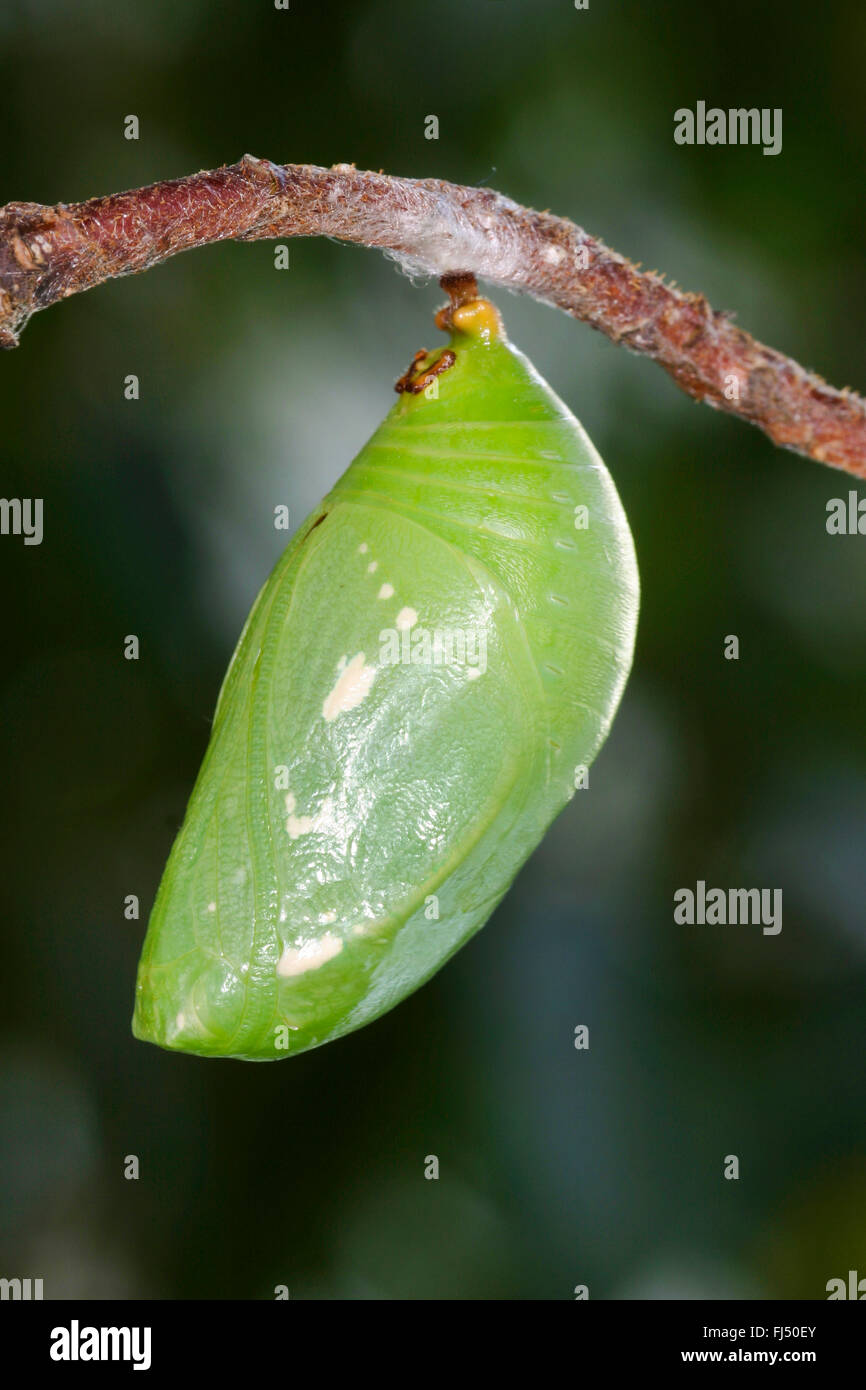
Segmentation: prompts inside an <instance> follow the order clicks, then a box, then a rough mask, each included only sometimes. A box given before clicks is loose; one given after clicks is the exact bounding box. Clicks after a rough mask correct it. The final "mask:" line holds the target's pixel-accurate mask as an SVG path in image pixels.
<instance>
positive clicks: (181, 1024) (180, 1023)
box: [174, 1014, 186, 1033]
mask: <svg viewBox="0 0 866 1390" xmlns="http://www.w3.org/2000/svg"><path fill="white" fill-rule="evenodd" d="M174 1026H175V1028H176V1029H177V1031H178V1032H179V1033H182V1032H183V1030H184V1028H185V1027H186V1019H185V1018H184V1016H183V1014H178V1016H177V1018H176V1019H175V1020H174Z"/></svg>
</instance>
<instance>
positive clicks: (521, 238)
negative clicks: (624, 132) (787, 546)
mask: <svg viewBox="0 0 866 1390" xmlns="http://www.w3.org/2000/svg"><path fill="white" fill-rule="evenodd" d="M294 236H329V237H335V238H337V239H338V240H340V241H351V242H357V243H359V244H361V245H363V246H373V247H379V248H381V249H382V250H384V251H386V252H388V253H389V254H391V255H393V256H394V257H395V258H396V259H397V260H399V261H400V263H401V264H402V265H403V266H404V268H405V269H406V270H407V271H408V272H409V273H412V274H430V275H436V276H440V277H441V276H443V275H448V274H454V273H459V272H467V273H472V274H474V275H476V276H478V278H479V279H483V280H487V281H490V282H492V283H494V284H497V285H501V286H504V287H505V288H506V289H509V290H516V291H520V292H522V293H525V294H531V295H533V296H534V297H535V298H536V299H540V300H543V301H545V302H546V303H548V304H554V305H556V306H557V307H558V308H560V309H564V310H565V311H566V313H569V314H572V315H573V316H574V317H575V318H577V319H582V320H583V321H584V322H585V323H589V324H591V325H592V327H593V328H597V329H600V331H601V332H602V333H606V334H607V336H608V337H609V338H611V339H612V340H613V341H614V342H615V343H623V344H624V345H625V346H626V347H629V348H631V349H632V350H633V351H635V352H641V353H644V354H645V355H646V356H648V357H651V358H652V359H653V360H654V361H656V362H658V363H659V364H660V365H661V366H662V367H664V369H665V371H667V372H668V373H669V374H670V375H671V376H672V377H673V379H674V381H675V382H676V383H677V385H678V386H680V387H682V389H683V390H684V391H685V392H687V394H688V395H690V396H692V397H693V398H694V399H695V400H700V401H706V403H707V404H708V405H712V406H716V407H718V409H720V410H725V411H728V412H729V413H731V414H732V415H739V416H741V417H742V418H743V419H745V420H749V421H751V422H752V423H753V424H755V425H757V426H758V427H759V428H760V429H762V430H764V432H765V433H766V434H768V435H769V437H770V438H771V439H772V440H773V441H774V442H775V443H776V444H780V445H783V446H785V447H787V448H790V449H795V450H797V452H799V453H801V454H805V455H807V456H808V457H809V458H813V459H817V460H818V461H819V462H820V463H826V464H830V465H831V466H832V467H834V468H841V469H844V470H845V471H846V472H848V473H853V474H854V475H856V476H857V477H864V476H866V401H864V400H863V399H862V398H861V397H860V396H858V395H856V394H854V393H853V392H851V391H848V390H843V391H838V390H836V389H835V388H834V387H832V386H828V385H827V383H826V382H824V381H822V380H821V378H820V377H818V376H815V375H814V374H813V373H811V372H807V371H806V370H805V369H804V368H803V367H801V366H799V365H798V363H796V362H794V361H792V360H791V359H790V358H788V357H785V356H783V355H782V353H779V352H775V351H774V350H773V349H772V348H768V347H765V346H764V345H763V344H762V343H759V342H756V341H755V339H753V338H751V337H750V336H749V334H748V333H745V332H743V330H742V329H740V328H737V327H736V326H735V325H734V324H733V323H732V322H731V320H730V318H729V317H728V316H727V315H725V314H724V313H719V312H716V311H714V310H713V309H711V307H710V305H709V304H708V303H707V301H706V300H705V299H704V298H703V296H702V295H699V294H686V293H684V292H683V291H681V290H678V289H676V288H674V287H673V286H672V285H668V284H666V283H665V281H664V280H663V279H662V278H661V277H660V276H658V275H654V274H648V273H647V272H645V271H641V270H638V269H637V268H636V267H635V266H634V265H632V264H631V263H630V262H629V261H627V260H626V259H625V258H624V257H623V256H620V255H617V253H616V252H615V251H611V250H610V249H609V248H608V247H607V246H605V245H604V243H603V242H601V241H599V240H598V239H597V238H595V237H592V236H590V235H589V234H588V233H587V232H585V231H583V230H582V228H580V227H578V226H576V225H575V224H574V223H573V222H569V221H567V220H566V219H565V218H561V217H554V216H552V215H551V214H550V213H546V212H535V211H533V210H532V209H530V208H524V207H520V206H519V205H518V204H517V203H513V202H512V201H511V200H510V199H509V198H505V197H503V196H502V194H500V193H495V192H494V191H493V190H492V189H489V188H463V187H460V186H458V185H456V184H449V183H442V182H440V181H439V180H438V179H402V178H393V177H389V176H387V175H385V174H381V173H380V174H374V173H367V172H364V171H362V170H359V169H355V168H354V166H352V165H349V164H337V165H335V166H334V167H333V168H332V169H321V168H318V167H316V166H315V165H308V164H287V165H279V164H272V163H270V162H269V161H268V160H263V159H256V158H254V157H253V156H252V155H245V156H244V158H243V159H242V160H240V162H239V163H237V164H232V165H228V166H224V167H223V168H221V169H215V170H212V171H210V172H205V173H200V174H192V175H190V176H189V177H188V178H183V179H172V180H169V181H167V182H164V183H155V184H151V185H150V187H148V188H140V189H136V190H134V191H133V192H129V193H116V194H111V195H110V196H109V197H106V198H91V199H89V200H88V201H87V202H84V203H72V204H64V203H60V204H58V205H57V206H56V207H45V206H42V205H41V204H39V203H8V204H7V205H6V207H4V208H0V346H3V347H15V346H16V345H17V342H18V335H19V333H20V332H21V330H22V328H23V327H24V325H25V324H26V322H27V320H28V319H29V317H30V315H31V314H32V313H34V312H35V311H36V310H37V309H44V308H45V307H46V306H47V305H49V304H53V303H55V302H56V301H57V300H58V299H64V298H66V297H67V296H68V295H71V294H77V293H79V291H81V290H86V289H90V288H92V287H93V286H94V285H98V284H100V283H101V282H102V281H103V280H108V279H111V278H112V277H113V276H118V275H130V274H133V273H135V272H137V271H140V270H148V269H149V268H150V267H151V266H154V265H157V264H159V262H160V261H163V260H165V259H166V257H168V256H173V255H175V254H176V253H177V252H178V251H187V250H190V249H191V248H192V247H195V246H204V245H206V244H207V243H209V242H215V241H225V240H229V239H232V238H234V239H238V240H245V241H255V240H258V239H259V238H264V237H294Z"/></svg>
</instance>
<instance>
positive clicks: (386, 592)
mask: <svg viewBox="0 0 866 1390" xmlns="http://www.w3.org/2000/svg"><path fill="white" fill-rule="evenodd" d="M393 597H394V587H393V585H391V584H383V585H382V587H381V589H380V590H379V598H393Z"/></svg>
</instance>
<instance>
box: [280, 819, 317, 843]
mask: <svg viewBox="0 0 866 1390" xmlns="http://www.w3.org/2000/svg"><path fill="white" fill-rule="evenodd" d="M314 825H315V822H314V820H313V817H312V816H289V819H288V820H287V821H286V829H287V830H288V832H289V839H290V840H297V838H298V836H299V835H309V833H310V831H311V830H312V829H313V828H314Z"/></svg>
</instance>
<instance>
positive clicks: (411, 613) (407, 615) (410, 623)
mask: <svg viewBox="0 0 866 1390" xmlns="http://www.w3.org/2000/svg"><path fill="white" fill-rule="evenodd" d="M417 621H418V614H417V613H416V612H415V609H414V608H401V609H400V612H399V613H398V614H397V617H396V620H395V626H396V628H397V631H398V632H408V631H409V628H410V627H414V626H415V624H416V623H417Z"/></svg>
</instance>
